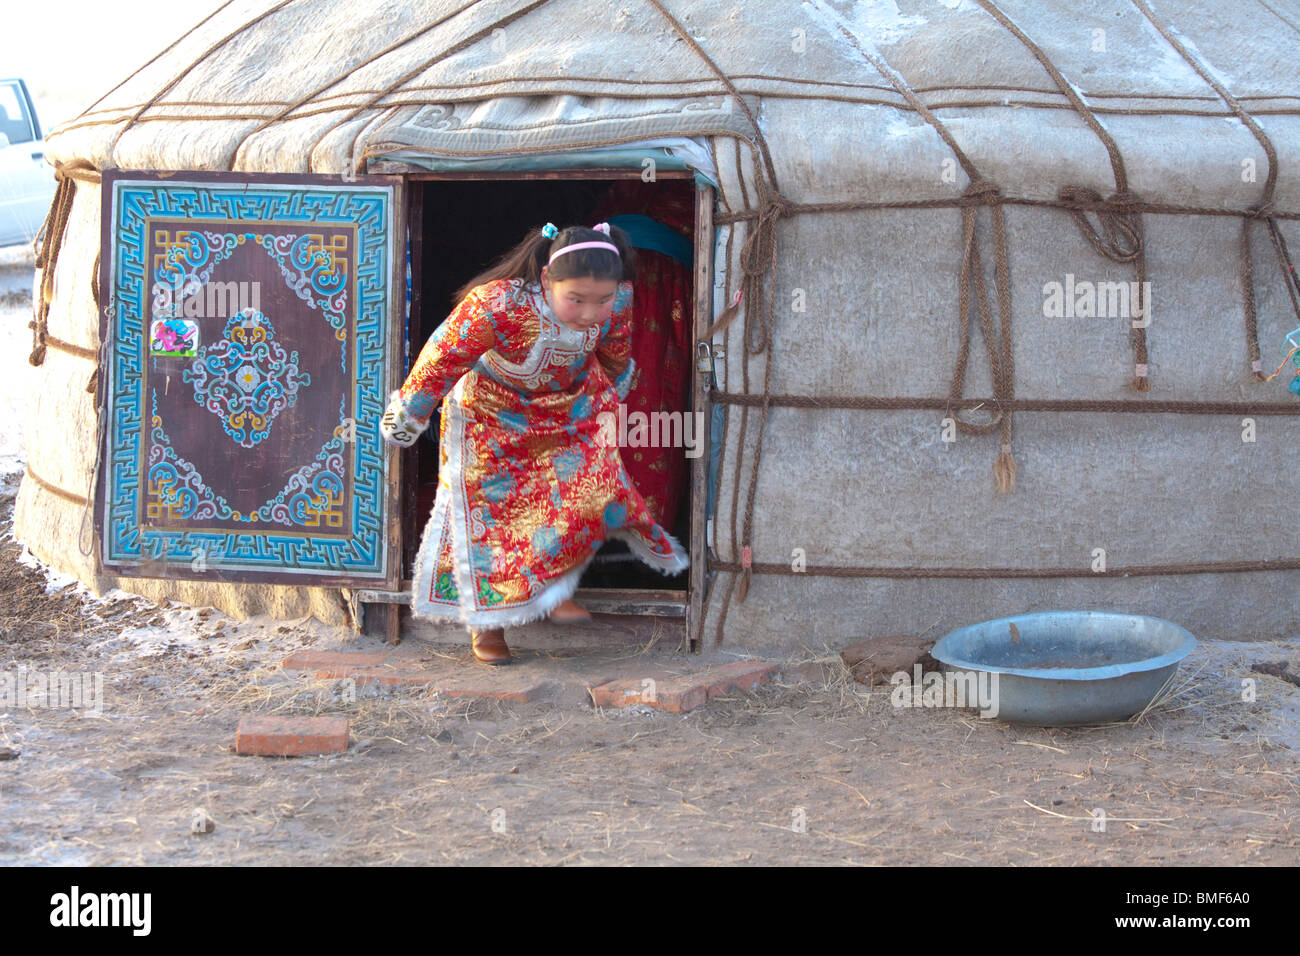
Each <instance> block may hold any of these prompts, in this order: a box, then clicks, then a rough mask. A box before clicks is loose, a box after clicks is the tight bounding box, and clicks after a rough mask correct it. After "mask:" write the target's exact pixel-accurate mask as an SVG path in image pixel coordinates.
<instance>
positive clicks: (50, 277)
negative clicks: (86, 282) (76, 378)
mask: <svg viewBox="0 0 1300 956" xmlns="http://www.w3.org/2000/svg"><path fill="white" fill-rule="evenodd" d="M54 178H55V179H56V180H58V186H57V187H56V188H55V190H54V199H53V200H52V201H51V202H50V208H49V210H48V211H47V212H46V214H45V221H44V222H43V223H42V224H41V228H40V229H39V230H38V231H37V233H36V240H35V242H34V246H35V253H36V268H37V269H40V270H41V285H40V288H39V289H38V290H37V297H36V300H35V301H34V302H33V303H32V313H33V314H32V321H31V322H29V323H27V325H28V328H30V329H31V330H32V351H31V354H30V355H29V356H28V357H27V361H28V364H30V365H43V364H44V363H45V352H46V348H47V346H51V347H53V348H56V349H59V350H61V351H64V352H69V353H71V354H73V355H79V356H82V357H84V358H94V357H95V353H94V351H92V350H90V349H84V348H82V347H81V346H78V345H73V344H72V343H71V342H65V341H63V340H62V339H59V338H56V337H55V336H52V335H50V334H49V317H50V303H51V302H52V301H53V299H54V275H55V273H56V272H57V271H58V265H59V252H60V251H61V250H62V248H63V237H64V234H65V233H66V232H67V228H68V217H69V216H70V215H71V213H72V201H73V199H74V198H75V197H76V194H77V183H78V182H85V183H94V184H96V185H97V184H98V183H99V181H100V174H99V171H98V170H96V169H94V168H93V167H92V166H91V165H90V164H89V163H88V162H86V161H84V160H78V161H77V162H76V163H71V164H68V165H63V166H58V167H56V168H55V170H54Z"/></svg>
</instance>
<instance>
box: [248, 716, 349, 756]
mask: <svg viewBox="0 0 1300 956" xmlns="http://www.w3.org/2000/svg"><path fill="white" fill-rule="evenodd" d="M347 749H348V722H347V719H346V718H344V717H245V718H243V719H242V720H241V721H240V722H239V728H238V729H237V730H236V731H235V753H240V754H255V755H257V756H260V757H302V756H308V755H312V754H329V753H341V752H343V751H344V750H347Z"/></svg>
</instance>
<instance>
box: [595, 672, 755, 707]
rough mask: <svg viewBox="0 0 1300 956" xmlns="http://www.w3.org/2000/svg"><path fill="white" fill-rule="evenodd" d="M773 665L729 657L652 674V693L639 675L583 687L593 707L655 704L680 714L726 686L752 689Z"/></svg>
mask: <svg viewBox="0 0 1300 956" xmlns="http://www.w3.org/2000/svg"><path fill="white" fill-rule="evenodd" d="M776 671H777V665H776V664H775V663H772V662H769V661H732V662H731V663H728V664H721V665H719V666H717V667H707V668H705V669H704V670H702V671H699V672H697V673H694V674H682V675H680V676H677V677H656V678H653V680H654V687H653V695H650V696H648V695H649V691H650V688H648V687H647V686H646V684H645V680H644V679H643V678H633V679H631V680H611V681H605V682H604V683H601V684H595V685H593V686H590V687H588V688H587V692H588V693H589V694H590V695H591V700H592V703H593V704H595V705H596V706H597V707H634V706H636V705H638V704H641V705H644V706H646V707H657V708H658V709H660V710H662V711H665V712H666V713H669V714H684V713H686V712H687V711H691V710H694V709H695V708H696V707H699V706H700V705H702V704H703V703H704V702H705V701H707V700H708V699H709V698H710V697H716V696H718V695H720V694H725V693H726V692H727V691H729V690H733V689H735V690H753V689H754V688H755V687H757V686H758V685H759V684H761V683H763V682H765V681H767V680H770V679H771V677H772V675H773V674H775V673H776Z"/></svg>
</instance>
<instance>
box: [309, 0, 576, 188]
mask: <svg viewBox="0 0 1300 956" xmlns="http://www.w3.org/2000/svg"><path fill="white" fill-rule="evenodd" d="M549 2H550V0H533V2H532V3H529V4H527V5H525V6H522V7H520V8H519V9H518V10H516V11H514V12H513V13H510V14H508V15H506V16H504V17H502V18H501V19H499V20H497V21H495V22H493V23H490V24H488V25H487V26H485V27H483V28H482V29H481V30H476V31H475V32H473V33H471V34H470V35H469V36H467V37H465V38H464V39H463V40H461V41H460V42H458V43H453V44H452V45H451V46H449V47H447V49H445V50H443V51H442V52H441V53H439V54H437V55H436V56H432V57H430V58H429V59H427V60H425V61H423V62H422V63H420V64H419V65H418V66H416V67H415V68H414V69H413V70H409V71H407V72H406V73H404V74H403V75H402V76H401V77H400V78H399V79H398V80H397V81H396V82H395V83H392V84H390V85H389V86H388V87H386V88H385V89H383V90H380V91H379V92H378V93H376V94H375V95H374V96H372V97H371V98H370V99H369V100H368V101H367V102H365V103H364V104H363V105H361V106H357V107H355V108H353V109H352V110H351V111H349V112H348V114H347V115H346V116H344V117H343V118H342V119H340V120H338V121H337V122H335V123H334V124H333V125H331V126H329V127H327V128H326V129H325V130H324V131H323V132H322V133H321V134H320V135H319V136H317V137H316V139H315V140H314V141H313V142H312V144H311V146H309V147H308V148H307V172H309V173H310V172H314V169H313V167H312V155H313V154H314V153H315V152H316V149H317V147H318V146H320V144H321V143H322V142H324V141H325V137H326V136H328V135H330V133H333V132H334V131H335V130H336V129H338V128H339V127H340V126H342V125H343V124H345V123H348V122H350V121H352V120H353V119H355V118H356V117H357V116H359V115H360V114H361V113H364V112H365V111H366V110H369V109H373V108H374V107H375V105H376V104H377V103H378V102H379V101H380V100H382V99H383V98H384V97H385V96H388V95H389V94H390V93H392V92H394V91H395V90H396V89H397V88H398V87H400V86H402V85H403V84H405V83H409V82H410V81H411V80H413V79H415V78H416V77H417V76H419V75H420V74H421V73H423V72H424V71H425V70H427V69H428V68H429V67H431V66H433V65H434V64H435V63H438V62H440V61H441V60H445V59H447V58H448V57H450V56H454V55H456V54H457V53H459V52H460V51H461V50H464V49H466V48H468V47H471V46H473V45H474V44H475V43H477V42H478V41H479V40H482V39H483V38H484V37H487V36H491V35H492V33H493V31H495V30H500V29H502V28H503V27H506V26H508V25H509V24H511V23H513V22H514V21H515V20H518V19H519V18H520V17H522V16H524V15H526V14H528V13H531V12H532V11H534V10H536V9H537V8H538V7H542V6H545V5H546V4H547V3H549ZM472 5H473V4H471V6H472ZM458 12H459V11H458Z"/></svg>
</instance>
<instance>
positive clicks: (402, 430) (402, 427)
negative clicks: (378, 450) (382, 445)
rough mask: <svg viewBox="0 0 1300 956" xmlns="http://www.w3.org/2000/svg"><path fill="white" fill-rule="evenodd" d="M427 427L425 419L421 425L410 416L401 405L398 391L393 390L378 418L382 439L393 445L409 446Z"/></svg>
mask: <svg viewBox="0 0 1300 956" xmlns="http://www.w3.org/2000/svg"><path fill="white" fill-rule="evenodd" d="M428 427H429V423H428V422H427V421H426V422H425V423H424V424H423V425H421V424H420V423H419V422H417V421H415V419H413V418H411V416H410V415H408V414H407V412H406V408H405V407H404V406H403V405H402V399H401V395H400V393H399V392H393V394H392V396H391V397H390V398H389V401H388V408H387V410H385V412H384V417H383V418H381V419H380V420H379V434H381V435H382V436H383V437H384V441H387V442H391V443H392V444H394V445H401V446H402V447H403V448H409V447H410V446H411V445H414V444H415V442H416V439H418V438H419V437H420V433H421V432H423V431H424V430H425V429H426V428H428Z"/></svg>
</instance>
